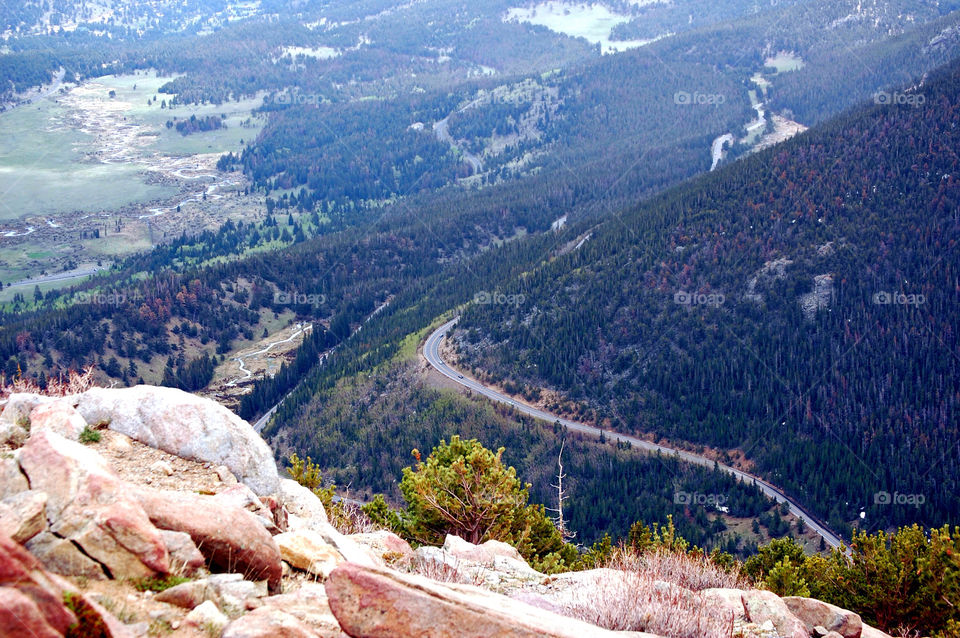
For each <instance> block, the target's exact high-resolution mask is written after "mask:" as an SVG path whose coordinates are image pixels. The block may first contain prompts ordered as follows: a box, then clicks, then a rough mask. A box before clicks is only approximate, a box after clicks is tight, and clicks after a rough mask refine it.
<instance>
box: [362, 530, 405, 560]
mask: <svg viewBox="0 0 960 638" xmlns="http://www.w3.org/2000/svg"><path fill="white" fill-rule="evenodd" d="M350 539H351V540H353V541H354V542H355V543H357V544H358V545H360V546H361V547H362V548H364V549H365V550H366V551H367V552H368V553H370V554H372V555H373V556H374V557H376V558H379V559H380V560H382V561H383V562H384V563H392V562H397V561H399V560H403V559H408V558H410V557H411V556H413V548H412V547H410V543H408V542H407V541H405V540H403V539H402V538H400V537H399V536H397V535H396V534H394V533H393V532H388V531H387V530H385V529H381V530H378V531H376V532H366V533H363V534H352V535H351V536H350Z"/></svg>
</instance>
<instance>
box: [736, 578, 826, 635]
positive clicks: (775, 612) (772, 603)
mask: <svg viewBox="0 0 960 638" xmlns="http://www.w3.org/2000/svg"><path fill="white" fill-rule="evenodd" d="M741 598H742V600H743V607H744V609H745V610H746V612H747V619H748V620H749V621H750V622H752V623H754V624H757V625H763V624H764V623H766V622H770V623H772V624H773V627H774V628H775V629H776V630H777V635H778V636H781V638H810V633H808V632H807V628H806V627H805V626H804V624H803V622H801V621H800V619H799V618H797V617H796V616H794V615H793V614H792V613H790V610H789V609H788V608H787V604H786V603H785V602H783V599H782V598H780V597H779V596H777V595H776V594H774V593H773V592H770V591H765V590H762V589H750V590H748V591H745V592H743V595H742V597H741Z"/></svg>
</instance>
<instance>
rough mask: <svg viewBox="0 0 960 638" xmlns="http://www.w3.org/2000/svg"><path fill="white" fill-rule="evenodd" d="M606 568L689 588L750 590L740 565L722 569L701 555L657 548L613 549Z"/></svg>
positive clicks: (698, 589)
mask: <svg viewBox="0 0 960 638" xmlns="http://www.w3.org/2000/svg"><path fill="white" fill-rule="evenodd" d="M606 567H609V568H611V569H619V570H623V571H628V572H642V573H646V574H650V575H651V576H652V577H653V578H654V579H656V580H659V581H663V582H667V583H672V584H674V585H678V586H680V587H683V588H685V589H690V590H692V591H701V590H703V589H711V588H714V587H723V588H731V589H749V588H750V587H751V586H752V585H751V583H750V580H749V579H748V578H747V577H746V576H744V575H743V574H741V573H740V564H739V563H734V565H733V566H732V567H731V568H730V569H724V568H722V567H720V566H718V565H717V564H716V563H714V562H713V561H711V560H710V557H709V556H706V555H704V554H689V553H681V552H672V551H669V550H666V549H660V550H655V551H650V552H645V553H643V554H640V553H637V552H635V551H632V550H630V549H617V550H615V551H614V553H613V555H612V556H611V558H610V561H609V562H608V563H607V565H606Z"/></svg>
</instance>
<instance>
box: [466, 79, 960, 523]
mask: <svg viewBox="0 0 960 638" xmlns="http://www.w3.org/2000/svg"><path fill="white" fill-rule="evenodd" d="M890 96H891V99H889V100H880V101H881V102H884V103H883V104H877V105H870V106H866V107H864V108H862V109H860V110H858V111H856V112H853V113H851V114H849V115H847V116H845V117H842V118H840V119H837V120H834V121H832V122H830V123H828V124H826V125H824V126H822V127H820V128H818V129H816V130H813V131H811V132H809V133H808V134H805V135H802V136H800V137H799V138H797V139H795V140H793V141H791V142H788V143H787V144H785V145H783V146H780V147H777V148H775V149H771V150H768V151H766V152H764V153H762V154H759V155H757V156H755V157H753V158H750V159H747V160H745V161H742V162H738V163H736V164H735V165H732V166H730V167H728V168H727V169H726V170H724V171H721V172H720V173H719V174H713V175H709V176H706V177H704V178H702V179H698V180H695V181H693V182H691V183H689V184H687V185H685V186H682V187H680V188H678V189H674V190H673V191H671V192H669V193H667V194H665V195H664V196H662V197H659V198H657V199H656V200H654V201H653V202H651V203H650V204H648V205H644V206H642V207H640V208H637V209H635V210H631V211H627V212H625V213H623V214H622V215H618V216H616V217H615V218H613V219H611V220H610V221H608V222H606V223H604V224H602V225H600V226H598V227H596V228H593V229H590V231H589V233H585V235H584V237H589V240H588V241H585V242H580V244H579V247H578V248H576V249H574V250H570V251H569V252H566V254H563V255H562V256H560V257H559V258H557V259H554V260H552V261H550V262H548V263H545V265H543V266H542V267H540V268H538V269H536V270H534V271H532V272H529V273H526V274H525V275H523V276H521V277H519V278H517V279H516V280H514V282H513V283H512V284H511V285H509V286H507V287H506V288H505V289H504V292H505V293H506V294H507V295H509V294H514V295H519V296H515V297H508V298H511V299H522V300H523V301H522V302H521V303H513V304H497V303H487V304H473V305H471V306H470V307H469V308H468V309H467V311H466V312H465V313H464V315H463V319H462V321H461V323H460V325H459V326H458V330H457V334H456V335H455V338H456V339H457V340H458V341H459V344H460V346H459V349H460V354H461V356H462V357H463V358H464V359H465V360H466V361H467V362H469V363H470V364H472V365H474V366H476V367H478V368H482V369H483V370H485V371H487V373H489V374H488V377H490V378H494V379H507V380H508V381H509V382H510V383H513V384H516V387H517V388H519V389H520V390H523V389H526V390H527V391H528V392H530V391H531V389H532V388H539V387H541V386H542V387H546V388H550V389H556V390H559V391H561V392H562V393H565V394H566V395H567V396H569V397H571V398H573V399H575V400H577V401H578V402H579V404H580V411H581V412H582V413H586V414H587V415H588V416H593V417H595V418H596V419H597V420H598V421H602V422H607V423H610V424H614V425H615V427H618V428H623V429H625V430H629V431H633V432H654V433H656V434H659V435H663V436H667V437H671V438H674V439H679V440H684V441H689V442H692V443H696V444H702V445H711V446H717V447H721V448H725V449H728V450H734V449H738V450H740V451H742V452H744V453H746V455H747V456H748V457H749V459H751V460H752V461H753V462H754V463H755V464H756V468H757V469H758V470H759V471H760V472H761V473H763V474H764V475H765V476H767V477H769V478H770V479H771V480H773V481H774V482H775V483H778V484H780V485H781V486H783V487H785V488H787V489H788V490H790V491H792V492H793V493H795V494H796V495H798V496H799V497H801V498H802V499H804V500H805V501H806V502H808V503H809V504H810V506H811V507H813V508H815V510H816V511H818V512H819V513H820V514H821V515H824V516H827V515H828V516H829V520H830V521H831V522H832V523H834V524H840V523H842V522H844V521H846V522H849V521H851V520H853V519H854V518H857V517H858V515H859V513H860V512H861V511H865V517H866V518H865V520H864V522H863V525H865V526H867V527H870V528H875V527H877V526H886V525H890V524H892V523H900V522H905V521H913V520H917V521H923V522H930V523H932V522H942V521H944V520H947V519H950V518H954V517H955V516H956V514H957V513H958V511H960V500H958V497H957V489H956V486H957V467H958V463H957V461H958V459H960V450H958V437H957V435H958V431H957V403H958V396H957V394H956V388H957V387H960V356H958V349H957V347H958V345H957V341H956V339H957V335H956V327H955V317H956V316H957V311H958V308H957V304H958V301H960V296H958V295H960V288H958V279H957V270H958V254H957V240H958V233H960V225H958V221H960V220H958V217H957V205H958V196H960V190H958V181H957V170H958V168H960V167H958V157H957V155H956V153H955V149H956V148H957V147H958V142H960V139H958V138H960V130H958V129H957V123H958V119H960V65H957V64H952V65H950V66H949V67H947V68H944V69H942V70H940V71H938V72H936V73H935V74H932V75H931V77H930V78H929V81H927V82H926V83H924V84H922V85H920V86H918V87H916V88H915V89H914V90H912V91H910V92H899V93H893V94H890Z"/></svg>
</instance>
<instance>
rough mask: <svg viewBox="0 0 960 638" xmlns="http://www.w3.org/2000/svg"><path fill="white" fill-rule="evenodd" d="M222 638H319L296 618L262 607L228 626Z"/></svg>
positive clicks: (272, 608)
mask: <svg viewBox="0 0 960 638" xmlns="http://www.w3.org/2000/svg"><path fill="white" fill-rule="evenodd" d="M221 638H317V634H316V633H314V631H313V630H312V629H311V628H310V626H309V625H307V624H306V623H303V622H301V621H300V620H299V619H297V618H296V616H293V615H291V614H288V613H287V612H285V611H283V610H281V609H278V608H276V607H261V608H259V609H254V610H253V611H251V612H250V613H249V614H246V615H244V616H241V617H240V618H237V619H236V620H234V621H233V622H232V623H230V624H229V625H227V627H226V628H225V629H224V630H223V634H222V636H221Z"/></svg>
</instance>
